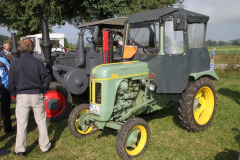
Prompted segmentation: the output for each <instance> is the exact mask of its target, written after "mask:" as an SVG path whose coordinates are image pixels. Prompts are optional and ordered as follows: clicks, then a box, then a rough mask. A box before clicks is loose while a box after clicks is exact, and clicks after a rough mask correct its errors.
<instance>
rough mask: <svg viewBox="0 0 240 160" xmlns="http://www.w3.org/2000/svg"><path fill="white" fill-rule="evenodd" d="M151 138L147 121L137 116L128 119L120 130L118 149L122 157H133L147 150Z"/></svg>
mask: <svg viewBox="0 0 240 160" xmlns="http://www.w3.org/2000/svg"><path fill="white" fill-rule="evenodd" d="M149 139H150V128H149V126H148V124H147V122H146V121H145V120H143V119H141V118H138V117H135V118H131V119H129V120H127V122H125V123H124V124H123V125H122V127H121V129H120V130H119V132H118V135H117V140H116V150H117V153H118V155H119V157H120V158H122V159H132V158H135V157H138V156H140V155H141V154H143V152H144V151H145V150H146V148H147V146H148V143H149Z"/></svg>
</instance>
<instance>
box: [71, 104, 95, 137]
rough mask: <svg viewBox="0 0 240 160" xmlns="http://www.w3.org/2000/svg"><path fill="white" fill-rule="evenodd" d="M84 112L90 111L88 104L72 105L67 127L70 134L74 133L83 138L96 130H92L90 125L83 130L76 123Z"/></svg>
mask: <svg viewBox="0 0 240 160" xmlns="http://www.w3.org/2000/svg"><path fill="white" fill-rule="evenodd" d="M86 112H90V110H89V104H81V105H78V106H76V107H74V109H73V110H72V112H71V113H70V115H69V118H68V128H69V130H70V132H71V133H72V135H74V136H75V137H76V138H84V137H87V136H90V135H91V134H93V133H95V132H96V130H92V127H91V126H90V127H88V129H87V130H86V131H83V130H82V128H81V126H80V124H79V123H78V119H79V118H81V117H82V116H84V114H85V113H86Z"/></svg>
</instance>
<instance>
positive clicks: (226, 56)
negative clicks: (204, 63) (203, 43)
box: [208, 46, 240, 64]
mask: <svg viewBox="0 0 240 160" xmlns="http://www.w3.org/2000/svg"><path fill="white" fill-rule="evenodd" d="M213 48H215V47H208V51H209V53H211V52H212V50H213ZM216 48H217V49H216V52H215V61H214V62H215V64H240V46H216Z"/></svg>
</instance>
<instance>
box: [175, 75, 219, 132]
mask: <svg viewBox="0 0 240 160" xmlns="http://www.w3.org/2000/svg"><path fill="white" fill-rule="evenodd" d="M216 101H217V96H216V90H215V86H214V84H212V81H211V80H210V79H209V78H207V77H202V78H200V79H198V80H196V81H194V82H191V83H189V84H188V86H187V88H186V89H185V91H184V92H183V94H182V98H181V100H180V107H179V108H178V110H179V112H180V115H179V118H180V120H181V124H182V125H183V126H184V127H185V128H186V129H187V130H188V131H192V132H200V131H203V130H204V129H206V128H207V127H208V126H209V125H210V124H211V121H212V120H213V116H214V113H215V108H216V106H217V103H216Z"/></svg>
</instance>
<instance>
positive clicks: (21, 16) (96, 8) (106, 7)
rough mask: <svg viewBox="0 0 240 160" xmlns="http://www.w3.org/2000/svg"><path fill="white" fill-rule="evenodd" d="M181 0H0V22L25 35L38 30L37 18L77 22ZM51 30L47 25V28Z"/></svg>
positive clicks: (39, 25)
mask: <svg viewBox="0 0 240 160" xmlns="http://www.w3.org/2000/svg"><path fill="white" fill-rule="evenodd" d="M183 1H184V0H151V1H146V0H116V1H112V0H85V1H80V0H7V1H6V0H2V1H0V24H1V25H2V26H7V27H8V29H9V30H15V31H18V33H17V34H16V35H17V36H18V37H19V36H25V35H29V34H37V33H40V32H41V19H42V18H44V17H45V18H47V19H48V20H49V25H64V24H65V22H68V23H70V24H73V25H74V26H76V25H77V24H79V23H84V22H89V21H94V20H99V19H106V18H111V17H116V16H129V15H132V14H133V13H136V12H141V11H146V10H151V9H157V8H162V7H172V6H174V5H181V6H182V2H183ZM50 29H51V27H50Z"/></svg>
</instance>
